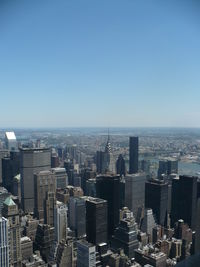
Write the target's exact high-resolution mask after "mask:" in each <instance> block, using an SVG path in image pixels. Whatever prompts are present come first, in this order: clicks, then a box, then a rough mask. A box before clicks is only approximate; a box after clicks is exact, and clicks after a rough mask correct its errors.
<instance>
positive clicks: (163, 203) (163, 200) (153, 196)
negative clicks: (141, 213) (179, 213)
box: [145, 180, 168, 226]
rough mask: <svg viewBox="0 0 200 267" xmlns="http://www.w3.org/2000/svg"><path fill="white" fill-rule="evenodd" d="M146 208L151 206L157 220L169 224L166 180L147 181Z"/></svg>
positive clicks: (163, 224)
mask: <svg viewBox="0 0 200 267" xmlns="http://www.w3.org/2000/svg"><path fill="white" fill-rule="evenodd" d="M145 208H150V209H152V210H153V213H154V214H155V216H156V222H157V223H158V224H160V225H162V226H167V217H168V184H167V183H165V182H164V181H159V180H150V181H147V182H146V183H145Z"/></svg>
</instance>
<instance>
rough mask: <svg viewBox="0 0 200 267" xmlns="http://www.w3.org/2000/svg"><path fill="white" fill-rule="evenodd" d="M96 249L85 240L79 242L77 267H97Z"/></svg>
mask: <svg viewBox="0 0 200 267" xmlns="http://www.w3.org/2000/svg"><path fill="white" fill-rule="evenodd" d="M95 266H96V248H95V246H94V245H92V244H90V243H88V242H87V241H85V240H81V241H78V242H77V267H95Z"/></svg>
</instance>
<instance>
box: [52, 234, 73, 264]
mask: <svg viewBox="0 0 200 267" xmlns="http://www.w3.org/2000/svg"><path fill="white" fill-rule="evenodd" d="M73 248H74V245H73V241H72V240H71V239H67V240H62V241H61V242H60V243H59V245H58V249H57V255H56V263H57V266H58V267H74V251H73Z"/></svg>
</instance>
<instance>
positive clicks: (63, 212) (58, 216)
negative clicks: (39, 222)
mask: <svg viewBox="0 0 200 267" xmlns="http://www.w3.org/2000/svg"><path fill="white" fill-rule="evenodd" d="M54 226H55V240H56V242H58V243H59V242H60V241H61V240H62V239H64V240H65V239H66V237H67V205H65V204H64V203H62V202H59V201H56V205H55V207H54Z"/></svg>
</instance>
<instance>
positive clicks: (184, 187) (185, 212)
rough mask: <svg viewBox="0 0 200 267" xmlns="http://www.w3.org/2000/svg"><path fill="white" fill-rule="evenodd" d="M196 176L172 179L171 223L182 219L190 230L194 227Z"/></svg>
mask: <svg viewBox="0 0 200 267" xmlns="http://www.w3.org/2000/svg"><path fill="white" fill-rule="evenodd" d="M196 206H197V177H194V176H180V177H179V179H178V178H175V179H173V181H172V206H171V224H172V226H174V224H175V223H176V222H177V221H178V220H179V219H183V220H184V221H185V223H187V224H188V225H189V226H190V227H191V228H192V230H195V228H196V215H197V214H196V211H197V207H196Z"/></svg>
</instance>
